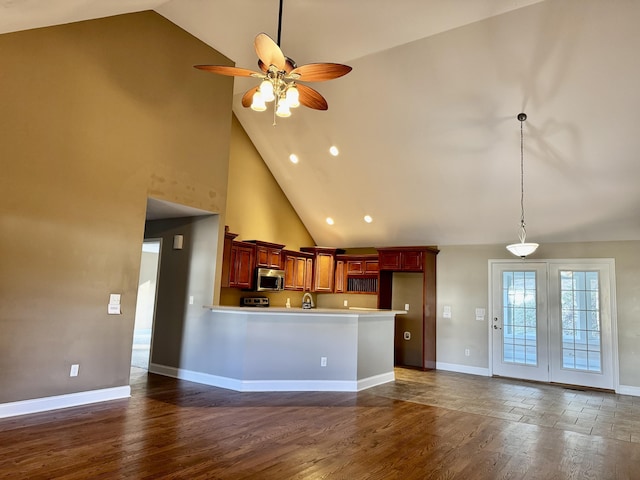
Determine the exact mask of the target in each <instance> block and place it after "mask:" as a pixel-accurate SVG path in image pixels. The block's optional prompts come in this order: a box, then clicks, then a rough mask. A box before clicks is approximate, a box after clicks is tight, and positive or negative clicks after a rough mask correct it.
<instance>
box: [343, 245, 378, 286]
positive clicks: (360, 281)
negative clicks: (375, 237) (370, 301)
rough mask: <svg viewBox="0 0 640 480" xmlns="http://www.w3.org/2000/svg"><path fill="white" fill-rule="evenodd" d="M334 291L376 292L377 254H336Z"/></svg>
mask: <svg viewBox="0 0 640 480" xmlns="http://www.w3.org/2000/svg"><path fill="white" fill-rule="evenodd" d="M335 282H336V283H335V293H367V294H376V293H378V255H377V254H367V255H337V256H336V280H335Z"/></svg>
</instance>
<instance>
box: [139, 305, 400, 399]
mask: <svg viewBox="0 0 640 480" xmlns="http://www.w3.org/2000/svg"><path fill="white" fill-rule="evenodd" d="M205 308H206V309H208V310H209V312H208V313H207V314H206V315H203V316H202V317H201V322H203V323H202V324H201V325H200V332H201V334H202V337H201V339H202V341H201V342H200V347H199V348H200V349H201V350H202V351H201V352H191V353H192V354H198V355H199V356H201V358H203V360H204V361H203V362H202V365H201V368H199V370H200V371H197V372H194V371H182V372H164V371H163V372H160V371H158V372H157V373H163V374H169V375H171V376H177V377H179V378H184V379H187V380H192V381H196V382H200V383H206V384H209V385H214V386H218V387H222V388H229V389H232V390H237V391H360V390H363V389H366V388H369V387H372V386H375V385H379V384H382V383H386V382H390V381H393V380H394V379H395V376H394V370H393V363H394V358H393V341H394V321H395V315H396V314H404V313H405V312H404V311H393V310H374V309H324V308H314V309H302V308H278V307H268V308H259V307H257V308H247V307H225V306H206V307H205ZM155 367H160V366H155ZM160 368H161V367H160ZM151 369H154V370H155V369H156V368H153V367H152V368H151Z"/></svg>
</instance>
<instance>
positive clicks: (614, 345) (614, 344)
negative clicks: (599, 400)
mask: <svg viewBox="0 0 640 480" xmlns="http://www.w3.org/2000/svg"><path fill="white" fill-rule="evenodd" d="M517 262H518V260H509V259H490V260H489V261H488V266H489V268H488V274H487V275H488V283H489V289H488V305H489V312H491V316H489V321H488V322H487V338H488V342H489V349H488V350H489V351H488V358H487V360H488V365H489V368H488V370H489V376H493V312H494V305H493V282H492V271H493V265H494V264H500V263H517ZM522 263H523V266H524V265H526V264H527V263H546V264H547V271H548V270H549V266H550V265H551V264H580V263H584V264H599V265H603V266H604V265H606V266H608V267H609V280H610V281H609V288H610V292H609V295H610V300H611V356H612V358H611V365H612V375H613V387H614V389H615V391H616V392H618V391H619V389H620V378H619V377H620V374H619V372H620V369H619V356H618V313H617V311H618V310H617V301H616V274H615V259H613V258H569V259H567V258H562V259H560V258H558V259H540V260H538V259H536V260H522Z"/></svg>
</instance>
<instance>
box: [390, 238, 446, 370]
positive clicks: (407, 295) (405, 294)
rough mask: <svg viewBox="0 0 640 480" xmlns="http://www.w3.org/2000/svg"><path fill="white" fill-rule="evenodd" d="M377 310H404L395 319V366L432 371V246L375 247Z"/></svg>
mask: <svg viewBox="0 0 640 480" xmlns="http://www.w3.org/2000/svg"><path fill="white" fill-rule="evenodd" d="M378 253H379V260H380V263H379V267H380V274H379V282H380V283H379V292H378V308H382V309H393V310H405V305H406V304H409V310H408V312H407V314H406V315H397V316H396V325H395V338H394V355H395V363H396V365H399V366H405V367H413V368H419V369H423V370H429V369H434V368H436V255H437V254H438V249H437V248H435V247H395V248H386V247H385V248H379V249H378Z"/></svg>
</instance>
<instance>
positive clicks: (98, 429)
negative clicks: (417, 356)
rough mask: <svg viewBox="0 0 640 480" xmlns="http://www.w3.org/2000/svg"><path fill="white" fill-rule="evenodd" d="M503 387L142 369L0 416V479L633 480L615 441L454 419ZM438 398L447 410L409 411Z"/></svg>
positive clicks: (430, 379)
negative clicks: (240, 380) (59, 404)
mask: <svg viewBox="0 0 640 480" xmlns="http://www.w3.org/2000/svg"><path fill="white" fill-rule="evenodd" d="M443 385H444V388H445V390H446V389H447V388H448V389H449V392H448V393H447V392H446V391H445V390H443ZM511 386H512V387H511ZM510 388H511V390H512V391H513V392H515V393H517V392H519V393H520V394H521V393H522V388H523V386H522V383H519V382H509V381H505V380H497V379H487V378H483V377H472V376H465V375H459V374H447V373H441V372H412V371H403V370H399V371H398V381H397V382H395V383H394V384H386V385H383V386H380V387H375V388H373V389H369V390H367V391H364V392H360V393H238V392H232V391H229V390H223V389H219V388H214V387H208V386H204V385H199V384H195V383H190V382H185V381H180V380H175V379H171V378H166V377H161V376H157V375H149V376H148V377H147V375H146V373H145V374H144V375H134V376H133V377H132V395H133V396H132V398H131V399H128V400H118V401H113V402H105V403H101V404H95V405H89V406H84V407H75V408H69V409H64V410H58V411H54V412H47V413H40V414H33V415H25V416H20V417H13V418H8V419H4V420H0V451H1V452H2V455H1V456H0V478H10V479H23V478H24V479H89V478H90V479H114V478H116V479H118V478H132V479H157V478H172V479H200V478H219V479H245V478H246V479H278V480H282V479H325V478H326V479H348V480H353V479H403V480H404V479H465V480H473V479H491V480H494V479H569V478H571V479H597V480H603V479H638V478H640V444H639V443H635V442H633V441H630V439H629V440H627V439H626V437H624V439H622V440H621V439H616V438H607V437H605V436H601V435H597V434H594V433H593V432H592V431H590V432H589V433H585V432H578V431H570V430H568V429H564V428H559V427H558V426H548V425H540V424H532V423H529V422H523V421H521V420H518V419H517V418H516V417H508V418H499V416H495V415H492V414H491V412H493V411H494V410H491V409H488V410H483V411H478V413H470V412H466V411H462V410H461V408H460V406H461V404H460V402H456V398H455V394H454V393H453V392H454V391H455V390H460V394H461V397H460V398H463V399H464V401H463V403H464V404H467V403H474V402H477V403H478V405H480V406H482V405H483V404H484V403H485V402H486V399H487V398H490V397H491V391H492V390H494V391H495V392H496V394H497V393H498V392H500V393H499V395H507V396H508V395H509V394H508V393H505V392H508V390H509V389H510ZM531 388H534V389H536V388H537V387H535V386H534V387H531ZM558 388H560V387H550V386H544V388H541V389H540V391H541V392H542V393H539V394H537V395H536V396H535V398H537V399H538V400H544V394H545V392H546V390H545V389H551V390H550V391H549V392H550V394H552V392H556V391H557V389H558ZM481 389H484V394H483V393H481V392H482V390H481ZM394 391H395V395H394ZM437 391H439V392H440V393H441V394H442V395H446V396H447V397H446V398H447V400H448V401H449V402H450V404H451V407H452V408H448V407H447V405H446V404H445V405H439V406H433V405H428V404H423V403H420V402H421V399H422V401H424V402H425V403H429V401H427V400H428V399H429V398H432V399H433V398H434V397H430V395H431V394H432V393H433V392H437ZM470 391H474V392H475V393H473V395H472V397H467V398H466V399H465V394H466V395H468V394H469V392H470ZM394 396H395V397H398V398H394ZM402 397H405V398H404V399H402ZM611 398H614V399H620V398H621V397H620V396H616V395H613V396H612V397H611ZM629 398H630V397H629ZM620 402H621V403H622V404H628V405H633V404H634V402H633V399H631V400H626V399H620ZM509 407H510V408H518V409H519V408H520V406H518V405H515V406H509ZM482 408H485V409H486V408H487V407H486V406H484V407H482ZM525 410H527V409H525ZM517 412H519V410H518V411H517ZM516 416H517V413H516ZM521 418H522V415H521V416H520V419H521ZM638 420H639V419H630V421H638Z"/></svg>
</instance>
